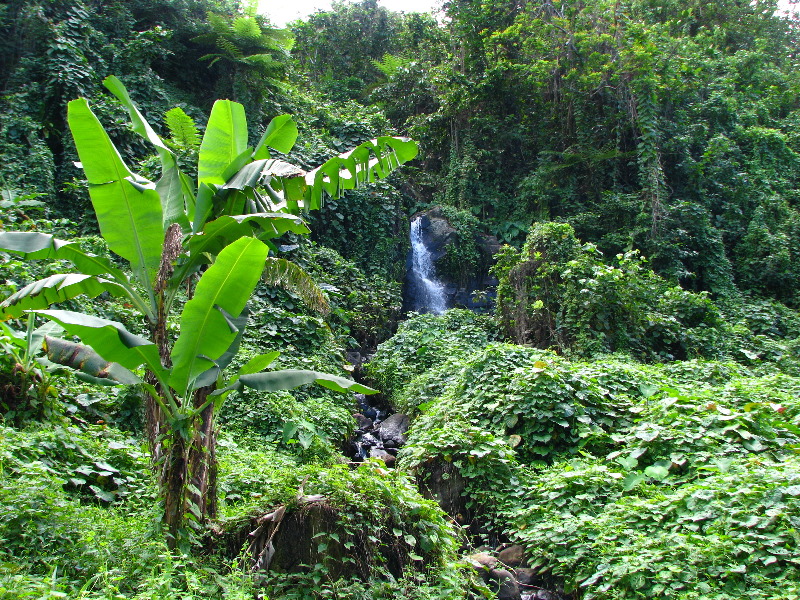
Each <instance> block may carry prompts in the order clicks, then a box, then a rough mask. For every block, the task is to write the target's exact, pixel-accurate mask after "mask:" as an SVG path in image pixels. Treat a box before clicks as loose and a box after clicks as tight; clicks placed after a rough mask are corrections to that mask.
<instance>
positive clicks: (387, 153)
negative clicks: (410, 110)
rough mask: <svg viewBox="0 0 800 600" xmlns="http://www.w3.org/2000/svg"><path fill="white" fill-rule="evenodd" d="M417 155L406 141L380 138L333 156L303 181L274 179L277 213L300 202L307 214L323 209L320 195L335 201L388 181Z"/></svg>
mask: <svg viewBox="0 0 800 600" xmlns="http://www.w3.org/2000/svg"><path fill="white" fill-rule="evenodd" d="M416 155H417V144H416V142H414V141H413V140H410V139H409V138H400V137H380V138H376V139H374V140H370V141H368V142H364V143H363V144H360V145H358V146H356V147H355V148H353V149H352V150H350V151H349V152H345V153H343V154H340V155H339V156H334V157H333V158H331V159H330V160H327V161H326V162H324V163H323V164H322V165H320V166H319V167H317V168H316V169H314V170H313V171H309V172H308V173H306V175H305V178H304V179H301V178H299V177H281V176H279V175H274V176H273V178H272V180H271V182H266V183H269V185H270V186H271V187H272V189H273V190H274V191H276V192H281V195H282V197H283V201H282V202H281V203H280V204H278V205H277V206H275V207H274V208H275V209H276V210H286V211H289V212H295V211H296V210H297V209H298V203H299V202H300V201H302V202H303V204H304V207H305V208H306V209H307V210H315V209H319V208H320V207H321V206H322V198H323V194H324V193H327V194H329V195H330V196H331V197H333V198H338V197H339V196H340V195H341V194H342V192H343V191H344V190H352V189H355V188H357V187H359V186H361V185H363V184H365V183H368V182H373V181H376V180H378V179H383V178H385V177H387V176H388V175H389V174H390V173H391V172H392V171H394V170H395V169H396V168H397V167H399V166H400V165H402V164H404V163H406V162H408V161H409V160H411V159H413V158H414V157H415V156H416Z"/></svg>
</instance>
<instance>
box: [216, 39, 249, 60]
mask: <svg viewBox="0 0 800 600" xmlns="http://www.w3.org/2000/svg"><path fill="white" fill-rule="evenodd" d="M217 46H218V47H219V49H220V50H222V51H224V52H226V53H227V54H228V56H229V57H230V58H233V59H236V60H240V59H241V58H242V56H243V55H242V51H241V50H239V48H237V47H236V44H234V43H233V42H231V41H230V40H227V39H225V38H224V37H219V38H217Z"/></svg>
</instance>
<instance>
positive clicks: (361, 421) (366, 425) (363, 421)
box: [353, 413, 372, 431]
mask: <svg viewBox="0 0 800 600" xmlns="http://www.w3.org/2000/svg"><path fill="white" fill-rule="evenodd" d="M353 418H354V419H355V420H356V425H358V429H360V430H361V431H367V430H368V429H372V419H370V418H368V417H366V416H364V415H362V414H361V413H356V414H354V415H353Z"/></svg>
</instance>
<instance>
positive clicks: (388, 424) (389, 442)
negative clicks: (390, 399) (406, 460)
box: [346, 394, 409, 467]
mask: <svg viewBox="0 0 800 600" xmlns="http://www.w3.org/2000/svg"><path fill="white" fill-rule="evenodd" d="M356 397H357V398H358V407H359V411H360V412H357V413H355V414H354V415H353V418H354V419H355V420H356V425H357V429H356V431H355V432H354V434H353V438H352V439H351V440H350V442H349V443H348V447H347V451H346V454H347V456H348V457H349V458H350V459H351V460H352V461H353V462H363V461H364V460H366V459H368V458H380V459H381V460H382V461H383V462H384V463H386V466H387V467H393V466H394V464H395V460H396V457H397V453H398V451H399V450H400V448H402V447H403V445H404V444H405V443H406V432H407V431H408V425H409V419H408V416H407V415H404V414H402V413H394V414H391V409H390V408H389V407H388V406H384V405H381V404H376V405H372V404H370V403H369V400H368V397H367V396H364V395H363V394H356Z"/></svg>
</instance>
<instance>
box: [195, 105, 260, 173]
mask: <svg viewBox="0 0 800 600" xmlns="http://www.w3.org/2000/svg"><path fill="white" fill-rule="evenodd" d="M245 150H247V118H246V117H245V114H244V107H243V106H242V105H241V104H239V103H238V102H231V101H230V100H217V101H216V102H215V103H214V107H213V108H212V109H211V115H210V116H209V118H208V125H207V126H206V132H205V135H203V141H202V142H201V144H200V152H199V154H198V163H197V183H198V185H200V184H201V183H207V184H214V185H223V184H225V182H226V181H227V178H225V177H224V174H225V172H226V171H228V170H229V169H230V166H231V164H233V163H234V162H235V161H237V159H239V160H241V157H242V155H243V154H244V153H245ZM251 156H252V155H251V154H249V153H248V154H247V156H246V160H245V161H244V162H243V163H242V164H241V165H239V167H237V168H236V170H235V171H234V173H235V172H236V171H238V170H239V169H240V168H241V167H242V166H244V164H245V163H247V162H250V158H251ZM231 175H233V173H231Z"/></svg>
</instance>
